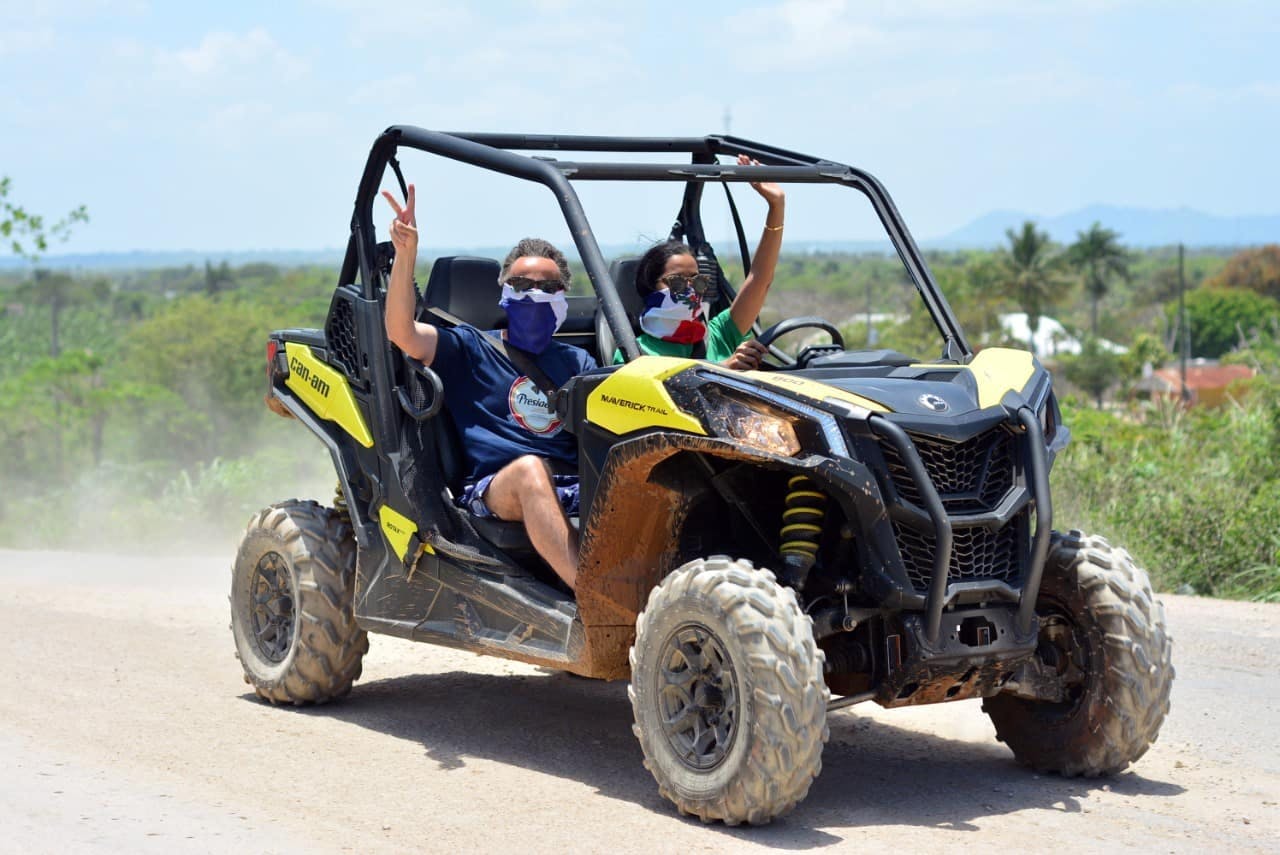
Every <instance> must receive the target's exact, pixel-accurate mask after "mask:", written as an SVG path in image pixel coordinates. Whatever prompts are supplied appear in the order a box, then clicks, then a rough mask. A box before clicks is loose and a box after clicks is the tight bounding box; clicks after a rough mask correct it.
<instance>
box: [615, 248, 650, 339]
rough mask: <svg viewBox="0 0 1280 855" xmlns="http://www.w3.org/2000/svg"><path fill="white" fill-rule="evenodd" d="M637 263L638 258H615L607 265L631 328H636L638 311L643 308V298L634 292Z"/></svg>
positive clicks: (638, 262) (638, 263) (638, 321)
mask: <svg viewBox="0 0 1280 855" xmlns="http://www.w3.org/2000/svg"><path fill="white" fill-rule="evenodd" d="M639 265H640V259H638V258H615V259H614V261H613V264H610V265H609V277H610V278H611V279H613V285H614V287H615V288H617V289H618V299H620V300H622V305H623V307H624V308H626V310H627V317H628V318H630V319H631V326H632V327H633V328H638V326H639V323H640V312H641V310H643V309H644V300H642V299H641V298H640V295H639V294H637V293H636V267H638V266H639Z"/></svg>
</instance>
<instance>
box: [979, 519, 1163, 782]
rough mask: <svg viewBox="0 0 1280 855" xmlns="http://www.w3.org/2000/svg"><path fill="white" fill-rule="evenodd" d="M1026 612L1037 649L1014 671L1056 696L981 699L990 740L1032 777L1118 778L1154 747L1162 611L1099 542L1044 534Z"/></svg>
mask: <svg viewBox="0 0 1280 855" xmlns="http://www.w3.org/2000/svg"><path fill="white" fill-rule="evenodd" d="M1036 613H1037V614H1038V615H1039V617H1040V639H1039V644H1038V646H1037V648H1036V653H1035V656H1034V659H1033V660H1032V661H1031V662H1029V663H1028V665H1027V666H1024V667H1027V668H1030V669H1032V670H1033V671H1034V672H1035V673H1036V674H1037V675H1040V680H1041V683H1042V685H1046V686H1048V687H1049V688H1050V691H1051V692H1053V693H1054V694H1055V695H1056V696H1055V697H1052V698H1048V699H1039V700H1033V699H1030V698H1027V697H1019V696H1017V695H1015V694H1013V693H1008V692H1007V693H1003V694H1000V695H996V696H995V697H992V698H988V699H987V700H985V701H984V702H983V709H984V710H985V711H986V712H987V714H988V715H989V716H991V721H992V722H993V723H994V724H995V727H996V736H997V738H998V739H1000V740H1001V741H1002V742H1004V743H1006V744H1007V745H1008V746H1009V748H1010V749H1011V750H1012V751H1013V754H1014V757H1016V758H1017V759H1018V761H1019V762H1021V763H1023V764H1025V765H1027V766H1031V767H1033V768H1035V769H1037V770H1040V771H1044V772H1057V773H1059V774H1062V775H1065V776H1067V777H1074V776H1077V775H1083V776H1085V777H1097V776H1099V775H1112V774H1115V773H1117V772H1120V771H1121V770H1123V769H1124V768H1125V767H1126V766H1128V765H1129V764H1130V763H1133V762H1134V761H1136V760H1137V759H1138V758H1139V757H1141V756H1142V755H1143V754H1145V753H1146V751H1147V749H1148V748H1149V747H1150V746H1151V743H1153V742H1155V740H1156V736H1157V735H1158V734H1159V732H1160V725H1161V724H1162V723H1163V722H1164V717H1165V715H1166V714H1167V713H1168V712H1169V691H1170V688H1171V687H1172V684H1173V675H1174V671H1173V662H1172V643H1171V641H1170V639H1169V636H1168V634H1167V633H1166V632H1165V625H1164V607H1163V606H1161V604H1160V601H1159V600H1157V599H1156V598H1155V596H1154V595H1153V594H1152V592H1151V582H1150V580H1148V578H1147V574H1146V573H1145V572H1143V570H1142V569H1141V568H1139V567H1136V566H1134V563H1133V560H1132V559H1131V558H1130V557H1129V553H1127V552H1125V551H1124V550H1123V549H1114V548H1112V547H1111V546H1110V544H1108V543H1107V542H1106V541H1105V540H1103V539H1102V538H1100V537H1089V536H1086V535H1084V534H1081V533H1080V532H1078V531H1073V532H1069V533H1068V534H1065V535H1063V534H1059V533H1057V532H1054V533H1053V537H1052V540H1051V541H1050V548H1049V557H1048V560H1047V562H1046V564H1045V569H1044V578H1043V581H1042V583H1041V588H1040V595H1039V598H1038V599H1037V600H1036Z"/></svg>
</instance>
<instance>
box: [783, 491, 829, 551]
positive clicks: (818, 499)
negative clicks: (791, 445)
mask: <svg viewBox="0 0 1280 855" xmlns="http://www.w3.org/2000/svg"><path fill="white" fill-rule="evenodd" d="M826 518H827V496H826V494H825V493H822V492H821V491H819V490H818V485H817V484H815V483H814V482H813V479H812V478H810V477H809V476H807V475H796V476H794V477H792V478H791V479H790V480H789V481H787V502H786V509H785V510H784V511H783V512H782V531H781V532H779V535H778V539H779V540H781V541H782V545H781V546H780V547H778V551H779V552H780V553H781V554H782V556H783V558H784V559H787V558H789V557H790V560H792V561H796V562H797V563H802V564H803V565H804V566H805V567H806V568H807V567H808V566H810V565H812V564H813V562H814V559H816V558H817V557H818V539H819V538H821V537H822V524H823V522H825V521H826Z"/></svg>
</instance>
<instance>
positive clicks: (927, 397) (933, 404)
mask: <svg viewBox="0 0 1280 855" xmlns="http://www.w3.org/2000/svg"><path fill="white" fill-rule="evenodd" d="M916 400H917V401H919V402H920V403H921V404H922V405H924V406H926V407H928V408H929V409H931V410H933V411H934V412H935V413H945V412H946V411H947V410H948V409H949V407H948V406H947V402H946V401H944V400H942V399H941V398H939V397H938V396H937V395H934V394H932V393H929V392H927V393H925V394H923V395H921V396H920V397H919V398H916Z"/></svg>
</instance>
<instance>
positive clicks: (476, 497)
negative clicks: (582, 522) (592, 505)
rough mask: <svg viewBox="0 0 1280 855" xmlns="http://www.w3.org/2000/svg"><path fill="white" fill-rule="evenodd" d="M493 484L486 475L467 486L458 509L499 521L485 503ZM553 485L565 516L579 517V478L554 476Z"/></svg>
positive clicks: (460, 497) (491, 477)
mask: <svg viewBox="0 0 1280 855" xmlns="http://www.w3.org/2000/svg"><path fill="white" fill-rule="evenodd" d="M494 474H497V473H494ZM492 482H493V475H486V476H484V477H483V478H481V479H480V480H479V481H477V482H475V483H474V484H467V485H466V486H465V487H463V488H462V495H461V496H459V497H458V498H457V500H456V503H457V505H458V507H460V508H466V509H467V510H468V511H470V512H471V515H472V516H475V517H479V518H480V519H482V520H496V519H498V515H497V514H495V513H494V512H493V511H491V510H489V506H488V505H486V504H485V502H484V494H485V493H486V492H488V490H489V484H490V483H492ZM551 483H552V485H553V486H554V487H555V490H556V498H557V499H559V500H560V507H561V508H563V509H564V512H565V514H566V515H568V516H571V517H572V516H577V514H578V476H577V475H552V476H551Z"/></svg>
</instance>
